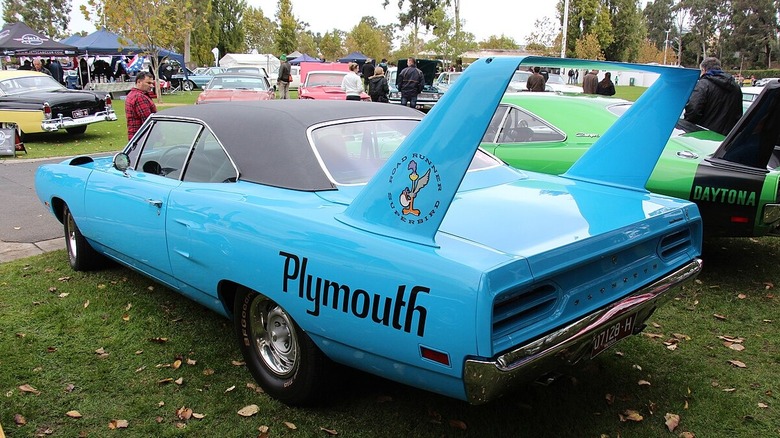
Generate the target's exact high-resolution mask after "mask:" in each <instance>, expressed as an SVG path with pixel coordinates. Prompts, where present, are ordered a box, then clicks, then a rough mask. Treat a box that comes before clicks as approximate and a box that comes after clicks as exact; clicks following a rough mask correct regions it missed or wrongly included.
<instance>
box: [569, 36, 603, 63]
mask: <svg viewBox="0 0 780 438" xmlns="http://www.w3.org/2000/svg"><path fill="white" fill-rule="evenodd" d="M574 53H575V56H576V57H577V58H582V59H595V60H599V61H602V60H604V52H603V51H602V50H601V46H600V45H599V40H598V38H597V37H596V35H593V34H588V35H585V36H583V37H580V38H577V41H575V42H574Z"/></svg>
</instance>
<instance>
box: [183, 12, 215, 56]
mask: <svg viewBox="0 0 780 438" xmlns="http://www.w3.org/2000/svg"><path fill="white" fill-rule="evenodd" d="M207 3H208V5H207V8H206V9H205V10H204V13H203V16H202V18H196V19H198V20H201V19H202V20H205V23H203V24H200V25H198V26H193V29H192V32H191V33H190V39H191V41H192V47H191V48H190V61H191V63H190V64H195V65H213V64H214V54H213V53H211V50H212V49H213V48H214V47H216V46H217V43H218V42H219V26H220V22H221V20H219V19H217V17H216V15H215V14H214V10H213V9H212V3H211V1H207ZM185 59H186V58H185Z"/></svg>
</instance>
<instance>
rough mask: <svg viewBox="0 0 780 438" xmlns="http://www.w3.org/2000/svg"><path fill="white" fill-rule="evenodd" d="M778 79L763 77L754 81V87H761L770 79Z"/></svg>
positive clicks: (775, 79)
mask: <svg viewBox="0 0 780 438" xmlns="http://www.w3.org/2000/svg"><path fill="white" fill-rule="evenodd" d="M777 80H780V78H763V79H759V80H757V81H756V87H763V86H764V85H766V84H768V83H770V82H771V81H777Z"/></svg>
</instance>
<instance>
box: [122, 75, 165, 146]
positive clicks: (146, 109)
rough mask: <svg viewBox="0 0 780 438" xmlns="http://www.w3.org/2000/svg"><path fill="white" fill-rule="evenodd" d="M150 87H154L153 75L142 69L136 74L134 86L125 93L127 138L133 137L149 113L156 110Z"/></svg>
mask: <svg viewBox="0 0 780 438" xmlns="http://www.w3.org/2000/svg"><path fill="white" fill-rule="evenodd" d="M152 87H154V76H153V75H152V74H151V73H147V72H144V71H142V72H140V73H138V75H136V77H135V86H133V88H131V89H130V91H129V92H128V93H127V98H126V99H125V114H126V115H127V139H128V140H130V139H131V138H133V136H134V135H135V133H136V132H138V130H139V129H140V128H141V125H142V124H143V123H144V121H146V119H147V118H148V117H149V116H150V115H151V114H153V113H156V112H157V106H156V105H155V104H154V102H153V101H152V98H150V97H149V91H150V90H151V89H152Z"/></svg>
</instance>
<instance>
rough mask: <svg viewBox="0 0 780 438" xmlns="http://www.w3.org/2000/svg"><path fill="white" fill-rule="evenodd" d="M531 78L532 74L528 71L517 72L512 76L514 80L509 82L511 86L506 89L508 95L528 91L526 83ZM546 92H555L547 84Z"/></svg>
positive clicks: (545, 86)
mask: <svg viewBox="0 0 780 438" xmlns="http://www.w3.org/2000/svg"><path fill="white" fill-rule="evenodd" d="M529 77H531V72H529V71H527V70H517V71H516V72H514V74H513V75H512V79H510V80H509V85H507V87H506V91H507V93H520V92H526V91H528V88H526V82H528V78H529ZM544 91H553V89H552V87H551V86H549V85H548V84H546V83H545V85H544Z"/></svg>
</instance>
